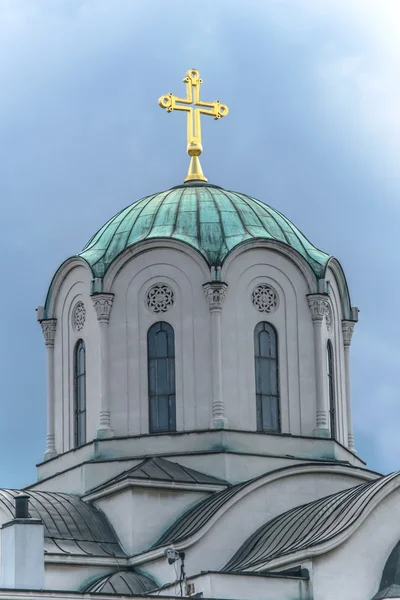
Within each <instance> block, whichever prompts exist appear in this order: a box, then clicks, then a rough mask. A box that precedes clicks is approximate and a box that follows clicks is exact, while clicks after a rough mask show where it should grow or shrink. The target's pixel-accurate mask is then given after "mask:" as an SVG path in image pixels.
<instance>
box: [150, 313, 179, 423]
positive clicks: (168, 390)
mask: <svg viewBox="0 0 400 600" xmlns="http://www.w3.org/2000/svg"><path fill="white" fill-rule="evenodd" d="M174 337H175V336H174V330H173V328H172V327H171V325H169V324H168V323H165V322H163V321H159V322H158V323H154V325H152V326H151V327H150V329H149V331H148V332H147V356H148V370H149V420H150V433H162V432H164V431H175V430H176V415H175V340H174Z"/></svg>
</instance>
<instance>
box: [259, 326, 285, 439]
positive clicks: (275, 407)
mask: <svg viewBox="0 0 400 600" xmlns="http://www.w3.org/2000/svg"><path fill="white" fill-rule="evenodd" d="M254 351H255V370H256V401H257V429H258V431H265V432H267V433H280V431H281V424H280V409H279V382H278V340H277V335H276V331H275V328H274V327H273V326H272V325H270V324H269V323H265V322H263V323H258V325H256V328H255V330H254Z"/></svg>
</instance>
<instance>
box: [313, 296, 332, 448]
mask: <svg viewBox="0 0 400 600" xmlns="http://www.w3.org/2000/svg"><path fill="white" fill-rule="evenodd" d="M307 301H308V306H309V308H310V312H311V318H312V323H313V331H314V356H315V390H316V415H315V435H316V436H318V437H329V436H330V432H329V426H328V398H327V395H326V390H325V387H326V386H325V381H324V379H325V369H326V356H325V348H324V347H323V340H322V323H323V322H324V321H325V320H326V317H327V315H328V311H329V310H330V305H329V300H328V297H327V296H326V295H325V294H309V295H308V296H307Z"/></svg>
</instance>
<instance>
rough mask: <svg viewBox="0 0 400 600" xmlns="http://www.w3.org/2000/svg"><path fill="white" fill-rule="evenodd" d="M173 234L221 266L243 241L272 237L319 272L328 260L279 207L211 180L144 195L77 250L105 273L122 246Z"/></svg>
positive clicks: (96, 270)
mask: <svg viewBox="0 0 400 600" xmlns="http://www.w3.org/2000/svg"><path fill="white" fill-rule="evenodd" d="M150 239H175V240H177V241H181V242H183V243H186V244H188V245H189V246H191V247H192V248H194V249H195V250H197V251H198V252H199V253H200V254H201V255H202V256H203V257H204V258H205V259H206V261H207V262H208V264H209V265H210V266H214V267H219V266H221V265H222V263H223V262H224V260H225V258H226V257H227V255H228V254H229V253H230V252H231V251H232V250H233V249H234V248H236V247H237V246H238V245H239V244H241V243H242V242H244V241H251V240H260V239H261V240H262V239H265V240H276V241H278V242H280V243H283V244H285V245H286V246H289V247H291V248H293V249H294V250H295V251H296V252H298V253H299V254H300V255H301V256H302V257H303V258H304V259H305V260H306V261H307V262H308V264H309V265H310V267H311V269H312V270H313V272H314V274H315V276H316V277H317V278H319V277H322V276H323V273H324V270H325V268H326V265H327V263H328V261H329V259H330V256H329V255H328V254H325V253H324V252H322V251H321V250H318V249H317V248H315V246H313V245H312V244H311V243H310V242H309V241H308V239H307V238H306V237H305V236H304V235H303V234H302V233H301V232H300V231H299V230H298V229H297V228H296V227H295V226H294V225H293V224H292V223H291V222H290V221H289V220H288V219H286V217H285V216H284V215H282V214H281V213H280V212H279V211H276V210H274V209H273V208H271V207H270V206H268V205H266V204H264V203H263V202H261V201H260V200H256V199H255V198H252V197H251V196H247V195H246V194H241V193H238V192H232V191H228V190H224V189H222V188H220V187H217V186H214V185H209V184H201V183H198V182H197V183H194V184H186V185H182V186H177V187H175V188H172V189H170V190H166V191H164V192H160V193H158V194H153V195H151V196H146V197H145V198H142V199H141V200H138V201H137V202H135V203H134V204H132V205H131V206H128V207H126V208H125V209H123V210H122V211H120V212H119V213H118V214H117V215H115V216H114V217H113V218H112V219H110V220H109V221H108V222H107V223H106V224H105V225H104V226H103V227H102V228H101V229H100V230H99V231H98V232H97V233H96V234H95V235H94V236H93V237H92V238H91V239H90V240H89V242H88V243H87V244H86V246H85V247H84V249H83V250H82V252H81V253H80V254H79V256H80V257H81V258H83V259H84V260H86V261H87V262H88V263H89V265H90V266H91V268H92V271H93V273H94V276H95V277H104V275H105V273H106V271H107V269H108V268H109V266H110V265H111V264H112V262H113V261H114V260H115V259H116V258H117V256H119V255H120V254H121V253H122V252H124V250H126V248H128V247H132V246H134V245H135V244H138V243H139V242H141V241H143V240H150Z"/></svg>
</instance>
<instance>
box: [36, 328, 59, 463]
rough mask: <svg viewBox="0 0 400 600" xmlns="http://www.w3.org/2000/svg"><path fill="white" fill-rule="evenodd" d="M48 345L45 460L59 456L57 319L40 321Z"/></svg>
mask: <svg viewBox="0 0 400 600" xmlns="http://www.w3.org/2000/svg"><path fill="white" fill-rule="evenodd" d="M40 325H41V326H42V331H43V335H44V341H45V344H46V353H47V441H46V452H45V455H44V460H49V459H50V458H54V457H55V456H57V451H56V445H55V420H54V404H55V397H54V392H55V390H54V340H55V337H56V329H57V319H43V320H42V321H40Z"/></svg>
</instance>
